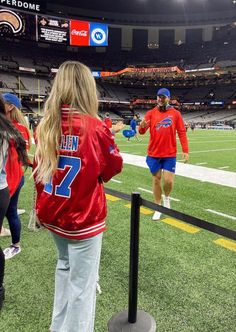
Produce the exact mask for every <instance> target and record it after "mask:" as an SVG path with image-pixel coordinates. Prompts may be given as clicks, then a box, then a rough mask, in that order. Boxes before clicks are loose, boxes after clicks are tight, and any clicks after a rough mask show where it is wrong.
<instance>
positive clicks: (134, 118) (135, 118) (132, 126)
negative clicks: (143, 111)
mask: <svg viewBox="0 0 236 332" xmlns="http://www.w3.org/2000/svg"><path fill="white" fill-rule="evenodd" d="M137 120H138V116H137V115H136V114H135V115H134V116H133V119H132V120H131V121H130V128H131V130H133V131H134V137H135V139H136V141H138V142H140V141H141V140H140V139H139V138H138V135H137V129H136V128H137ZM128 141H130V137H128Z"/></svg>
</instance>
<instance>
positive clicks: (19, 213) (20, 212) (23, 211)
mask: <svg viewBox="0 0 236 332" xmlns="http://www.w3.org/2000/svg"><path fill="white" fill-rule="evenodd" d="M24 213H25V210H24V209H17V214H18V216H20V215H21V214H24Z"/></svg>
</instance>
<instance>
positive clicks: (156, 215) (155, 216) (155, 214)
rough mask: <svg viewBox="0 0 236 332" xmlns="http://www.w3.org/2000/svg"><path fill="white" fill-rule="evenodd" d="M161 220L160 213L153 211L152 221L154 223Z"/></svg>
mask: <svg viewBox="0 0 236 332" xmlns="http://www.w3.org/2000/svg"><path fill="white" fill-rule="evenodd" d="M160 218H161V212H158V211H155V212H154V215H153V216H152V220H154V221H156V220H159V219H160Z"/></svg>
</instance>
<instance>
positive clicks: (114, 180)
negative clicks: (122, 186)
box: [111, 179, 122, 183]
mask: <svg viewBox="0 0 236 332" xmlns="http://www.w3.org/2000/svg"><path fill="white" fill-rule="evenodd" d="M111 181H112V182H116V183H122V181H119V180H116V179H111Z"/></svg>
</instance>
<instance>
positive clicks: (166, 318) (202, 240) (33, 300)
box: [0, 131, 236, 332]
mask: <svg viewBox="0 0 236 332" xmlns="http://www.w3.org/2000/svg"><path fill="white" fill-rule="evenodd" d="M205 133H207V134H208V132H201V135H200V132H199V134H198V132H197V131H196V132H194V133H189V135H195V134H198V139H199V140H200V139H202V140H204V139H205V138H201V137H200V136H203V134H205ZM214 134H216V133H214ZM223 134H224V136H225V135H226V137H229V136H228V133H219V135H220V136H222V137H221V138H223ZM209 135H210V133H209ZM229 135H234V136H233V137H235V133H229ZM196 136H197V135H196ZM196 136H194V137H196ZM117 139H118V140H123V138H122V137H121V136H118V137H117ZM145 139H146V138H145ZM142 143H145V144H144V145H141V144H139V143H135V142H134V143H133V142H131V143H128V144H130V147H129V149H130V150H131V152H132V151H134V150H135V152H136V151H137V153H138V154H140V155H142V154H143V155H145V149H146V141H145V142H144V141H143V142H142ZM202 145H203V144H201V149H202ZM208 148H209V146H207V143H206V146H205V149H208ZM214 148H215V147H214ZM122 149H123V148H122ZM122 149H121V150H122ZM141 150H142V151H141ZM123 151H124V149H123ZM126 151H127V149H126ZM195 151H196V150H195ZM196 155H197V154H196ZM206 155H208V154H205V156H206ZM213 155H214V154H213ZM190 156H191V155H190ZM216 156H219V155H218V154H216ZM224 156H225V154H224V153H223V152H222V158H223V157H224ZM199 157H200V156H199ZM209 158H210V157H209ZM233 158H235V153H234V155H233ZM225 159H226V158H225ZM201 160H202V159H201V158H199V162H201ZM227 161H228V160H227ZM214 165H215V166H214V167H217V164H216V163H214ZM212 167H213V166H212ZM230 170H231V171H236V168H235V166H234V165H233V166H232V169H230ZM29 174H30V170H28V171H27V174H26V184H25V186H24V187H23V189H22V193H21V196H20V205H19V207H20V208H25V209H26V214H24V215H23V216H22V218H21V219H22V241H21V243H22V252H21V253H20V254H19V255H17V256H16V257H14V258H13V259H11V260H8V261H7V262H6V278H5V286H6V301H5V305H4V309H3V311H2V314H1V317H0V331H3V332H12V331H17V332H47V331H48V328H49V325H50V317H51V310H52V302H53V292H54V269H55V264H56V251H55V248H54V245H53V242H52V240H51V238H50V235H49V233H48V232H47V231H45V230H41V231H39V232H31V231H29V230H28V229H27V225H28V219H29V212H30V211H31V209H32V196H33V190H32V188H33V186H32V179H29ZM116 179H118V180H121V181H122V184H119V183H114V182H110V183H109V184H108V186H109V187H111V188H114V189H116V190H120V191H124V192H128V193H130V192H131V191H132V190H136V189H137V187H138V186H143V187H144V188H146V189H151V188H150V185H151V179H150V174H149V173H148V170H144V169H140V168H138V167H134V166H129V165H125V166H124V171H123V172H122V173H121V174H120V175H119V176H117V177H116ZM142 196H143V197H145V198H146V199H149V200H151V195H149V194H148V193H142ZM173 197H176V198H179V199H180V202H173V203H172V206H173V207H174V208H176V209H177V210H179V211H183V212H185V213H188V214H191V215H195V216H197V217H200V218H203V219H206V220H209V221H211V222H216V223H217V224H219V225H221V226H224V227H229V228H231V229H234V230H235V225H236V224H235V222H234V221H232V220H228V219H226V218H222V217H219V216H216V215H212V214H210V213H209V212H206V211H205V207H206V208H211V209H215V210H219V209H220V211H221V212H225V213H228V214H232V215H236V207H235V190H234V189H232V188H226V187H223V186H217V185H213V184H207V183H201V182H198V181H196V180H191V179H186V178H182V177H180V176H177V177H176V182H175V188H174V191H173ZM124 204H127V202H125V201H123V200H120V201H116V202H108V207H109V213H108V218H107V231H106V232H105V233H104V241H103V250H102V258H101V268H100V284H101V287H102V294H101V295H98V300H97V313H96V329H95V331H96V332H106V331H107V322H108V320H109V319H110V318H111V316H112V315H113V314H116V313H118V312H120V311H122V310H123V309H126V308H127V303H128V261H129V224H130V221H129V218H130V215H129V214H130V210H129V209H128V208H124ZM5 224H6V223H5ZM218 238H219V237H218V236H217V235H215V234H212V233H210V232H207V231H201V232H199V233H197V234H188V233H185V232H183V231H181V230H179V229H176V228H174V227H171V226H170V225H167V224H165V223H162V222H152V221H151V220H150V216H144V215H142V216H141V225H140V271H139V296H138V308H139V309H143V310H145V311H147V312H149V313H150V314H151V315H153V317H154V318H155V320H156V321H157V331H158V332H172V331H173V332H212V331H214V332H231V331H234V330H235V319H234V317H235V313H234V310H235V283H234V280H235V253H234V252H233V251H230V250H227V249H225V248H223V247H220V246H218V245H216V244H215V243H214V242H213V241H215V240H217V239H218ZM8 244H9V238H1V246H2V247H3V248H5V247H6V246H7V245H8Z"/></svg>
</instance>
